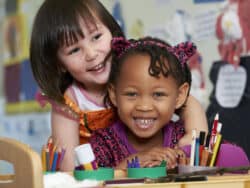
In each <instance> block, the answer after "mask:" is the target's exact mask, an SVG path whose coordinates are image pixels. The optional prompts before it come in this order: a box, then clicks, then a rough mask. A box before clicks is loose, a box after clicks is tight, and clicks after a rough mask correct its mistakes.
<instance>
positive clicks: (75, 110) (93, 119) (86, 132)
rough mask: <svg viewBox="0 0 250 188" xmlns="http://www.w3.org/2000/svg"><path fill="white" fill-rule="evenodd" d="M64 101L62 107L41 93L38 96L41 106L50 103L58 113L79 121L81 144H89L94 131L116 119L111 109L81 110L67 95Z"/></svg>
mask: <svg viewBox="0 0 250 188" xmlns="http://www.w3.org/2000/svg"><path fill="white" fill-rule="evenodd" d="M64 99H65V105H61V104H58V103H56V102H54V101H52V100H50V99H48V98H47V97H46V96H45V95H43V94H42V93H41V92H39V93H37V95H36V100H37V101H38V102H39V103H40V105H41V106H44V105H45V104H46V103H47V102H49V103H50V104H51V105H52V108H53V109H55V110H56V111H57V112H59V113H61V114H63V115H64V116H66V117H68V118H70V119H72V120H75V121H79V136H80V144H83V143H86V142H88V140H89V138H90V136H91V133H92V132H93V131H94V130H97V129H101V128H106V127H108V126H109V125H111V124H112V122H113V121H114V119H115V118H114V117H115V114H114V112H113V110H112V109H111V108H104V109H101V110H81V109H80V108H79V107H78V105H77V104H76V103H75V102H73V101H72V100H71V99H70V98H69V97H68V96H66V95H65V96H64Z"/></svg>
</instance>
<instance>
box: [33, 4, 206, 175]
mask: <svg viewBox="0 0 250 188" xmlns="http://www.w3.org/2000/svg"><path fill="white" fill-rule="evenodd" d="M117 36H123V33H122V31H121V29H120V27H119V25H118V24H117V23H116V22H115V20H114V18H113V17H112V16H111V15H110V14H109V12H108V11H107V10H106V9H105V8H104V7H103V5H102V4H101V3H100V2H99V1H97V0H74V1H71V0H45V1H44V2H43V4H42V6H41V7H40V9H39V11H38V13H37V15H36V17H35V20H34V25H33V29H32V37H31V46H30V60H31V66H32V71H33V74H34V77H35V79H36V81H37V83H38V85H39V87H40V88H41V91H42V93H43V95H39V96H38V98H39V100H40V101H42V100H45V99H46V100H48V101H49V102H50V103H51V104H52V113H51V125H52V138H53V141H54V142H56V144H57V145H59V146H61V147H64V148H65V149H66V154H65V157H64V160H63V162H62V166H61V170H64V171H70V170H73V168H74V148H75V147H76V146H77V145H79V144H82V143H84V142H86V141H87V140H88V139H89V137H90V136H91V133H92V131H93V130H96V129H99V128H103V127H106V126H109V125H110V123H111V122H113V120H114V113H113V110H112V109H111V108H106V107H105V106H104V103H103V99H104V96H105V95H106V92H107V80H108V76H109V73H110V67H111V54H110V49H111V40H112V38H113V37H117ZM189 114H191V115H189ZM194 114H199V116H196V117H197V118H190V117H194ZM180 116H181V119H183V121H184V122H185V124H186V127H185V129H186V134H185V136H184V137H183V139H182V140H181V141H180V142H179V143H181V145H184V144H185V143H189V142H190V138H191V137H190V132H191V131H190V130H192V129H193V128H194V127H195V128H197V129H198V130H207V122H206V118H205V117H206V116H205V113H204V110H203V109H202V107H201V106H200V104H199V103H198V102H197V101H196V100H195V99H194V98H193V97H189V98H188V100H187V108H186V109H185V110H183V111H181V112H180Z"/></svg>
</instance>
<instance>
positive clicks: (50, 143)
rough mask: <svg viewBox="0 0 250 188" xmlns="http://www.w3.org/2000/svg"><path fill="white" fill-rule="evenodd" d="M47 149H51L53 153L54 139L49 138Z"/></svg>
mask: <svg viewBox="0 0 250 188" xmlns="http://www.w3.org/2000/svg"><path fill="white" fill-rule="evenodd" d="M47 147H48V148H49V151H50V152H51V151H52V148H53V140H52V137H49V139H48V142H47Z"/></svg>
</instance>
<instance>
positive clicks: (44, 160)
mask: <svg viewBox="0 0 250 188" xmlns="http://www.w3.org/2000/svg"><path fill="white" fill-rule="evenodd" d="M41 155H42V167H43V171H44V172H45V171H46V146H45V145H43V147H42V153H41Z"/></svg>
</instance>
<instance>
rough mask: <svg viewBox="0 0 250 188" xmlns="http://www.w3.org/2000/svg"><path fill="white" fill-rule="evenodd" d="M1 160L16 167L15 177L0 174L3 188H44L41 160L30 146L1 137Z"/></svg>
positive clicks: (0, 182)
mask: <svg viewBox="0 0 250 188" xmlns="http://www.w3.org/2000/svg"><path fill="white" fill-rule="evenodd" d="M0 160H4V161H7V162H9V163H11V164H12V165H13V167H14V175H6V174H5V175H3V174H2V175H1V174H0V187H1V188H43V173H42V163H41V158H40V156H39V155H38V153H36V152H35V151H34V150H32V149H31V148H30V147H29V146H28V145H26V144H23V143H21V142H19V141H17V140H14V139H11V138H3V137H0Z"/></svg>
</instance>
